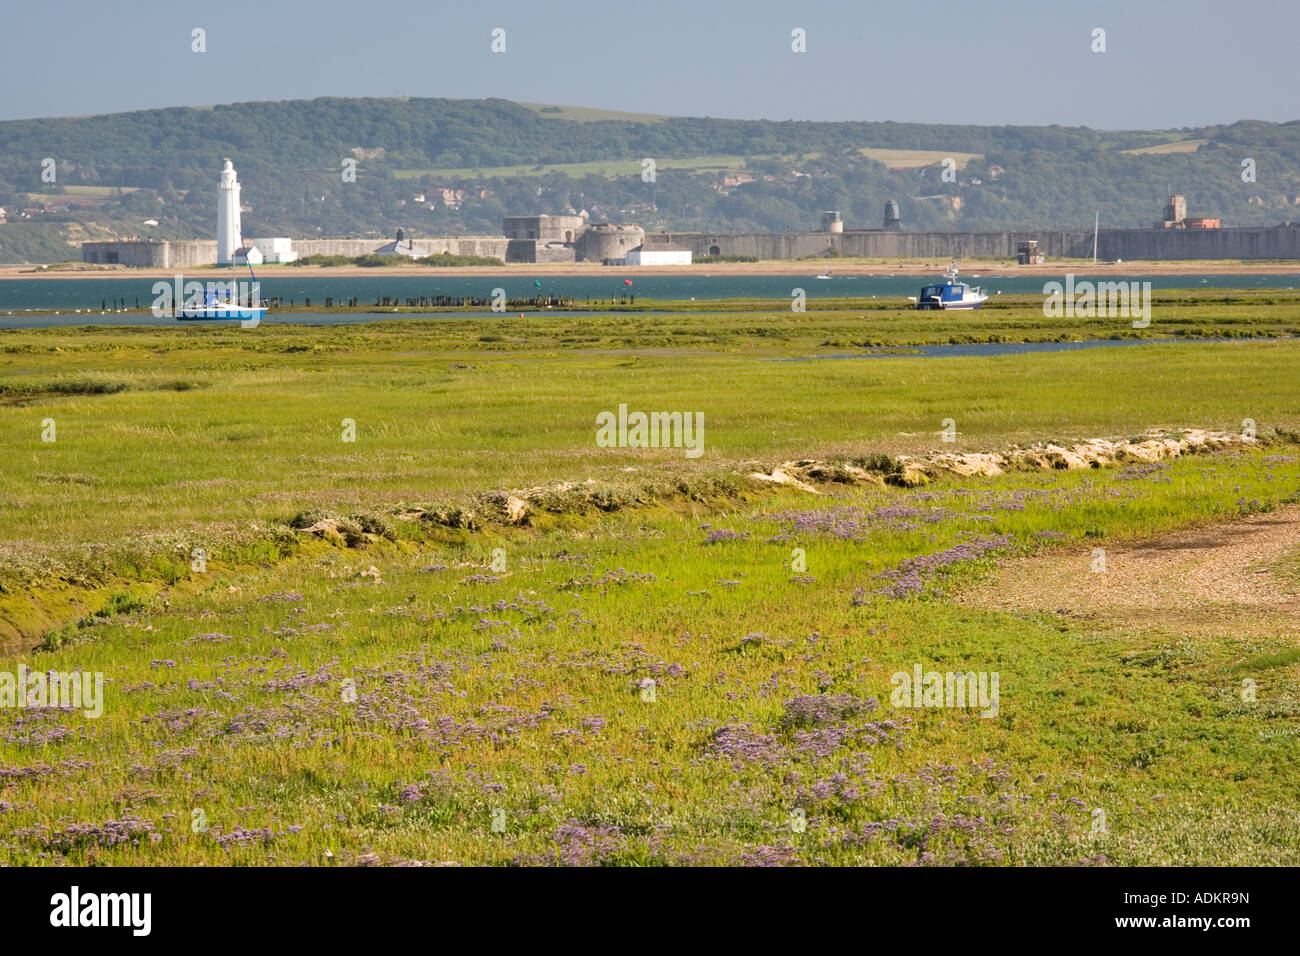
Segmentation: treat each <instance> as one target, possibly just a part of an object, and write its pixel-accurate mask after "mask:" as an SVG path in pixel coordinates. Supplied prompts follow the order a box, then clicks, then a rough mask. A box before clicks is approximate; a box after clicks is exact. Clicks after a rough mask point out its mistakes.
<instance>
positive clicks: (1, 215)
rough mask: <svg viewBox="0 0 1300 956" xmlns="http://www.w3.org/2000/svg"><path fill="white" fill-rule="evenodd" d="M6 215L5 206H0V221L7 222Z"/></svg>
mask: <svg viewBox="0 0 1300 956" xmlns="http://www.w3.org/2000/svg"><path fill="white" fill-rule="evenodd" d="M6 215H7V214H6V213H5V207H4V206H0V222H7V221H8V220H7V219H6Z"/></svg>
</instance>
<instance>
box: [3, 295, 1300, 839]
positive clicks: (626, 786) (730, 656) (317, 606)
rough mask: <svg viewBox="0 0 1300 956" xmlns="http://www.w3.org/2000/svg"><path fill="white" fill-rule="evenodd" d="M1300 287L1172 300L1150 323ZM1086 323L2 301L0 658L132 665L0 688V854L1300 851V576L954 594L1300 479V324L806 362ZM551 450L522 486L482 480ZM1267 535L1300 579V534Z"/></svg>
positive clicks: (66, 665) (1250, 303)
mask: <svg viewBox="0 0 1300 956" xmlns="http://www.w3.org/2000/svg"><path fill="white" fill-rule="evenodd" d="M1296 313H1297V303H1296V301H1295V300H1294V299H1293V298H1288V297H1287V296H1286V295H1285V294H1282V293H1277V294H1275V296H1274V297H1272V298H1264V297H1260V296H1249V295H1246V296H1243V295H1241V294H1237V293H1232V294H1220V295H1218V296H1217V297H1216V296H1214V295H1211V294H1207V293H1200V292H1197V293H1186V294H1180V295H1173V296H1169V297H1168V300H1167V301H1165V303H1164V304H1163V306H1161V307H1160V308H1158V309H1157V311H1156V312H1155V324H1154V326H1153V328H1152V329H1147V330H1142V334H1148V333H1162V332H1163V333H1165V334H1174V333H1177V334H1179V335H1180V336H1182V337H1189V336H1194V335H1196V334H1203V333H1204V332H1205V331H1206V330H1211V331H1214V332H1215V333H1216V334H1223V333H1229V334H1235V335H1259V334H1263V333H1272V334H1279V333H1290V334H1294V331H1295V328H1294V327H1295V326H1296V325H1297V324H1298V322H1297V318H1298V317H1297V314H1296ZM1099 321H1102V320H1099ZM1104 321H1107V322H1109V323H1110V326H1111V328H1109V329H1107V328H1104V327H1101V326H1099V327H1097V328H1093V329H1091V330H1089V329H1088V328H1083V329H1080V328H1078V327H1076V326H1086V323H1084V322H1082V320H1080V321H1079V322H1077V323H1070V324H1069V325H1068V326H1067V325H1066V324H1064V323H1057V324H1053V323H1049V322H1047V321H1046V320H1044V319H1043V318H1042V315H1041V311H1039V312H1038V313H1037V316H1036V317H1035V315H1034V312H1033V310H1032V309H1031V308H1030V307H1028V306H1027V305H1015V304H1012V305H1011V306H1009V307H1007V308H1001V309H988V310H986V311H984V312H982V313H980V314H977V315H973V316H970V315H968V316H962V317H960V318H957V317H954V316H951V315H946V314H943V313H938V314H918V313H910V312H902V311H898V310H883V311H871V310H868V309H866V308H864V309H863V310H862V311H861V312H857V311H852V310H849V311H844V310H841V311H829V310H828V311H813V312H808V313H803V314H798V315H794V314H791V313H788V312H786V313H778V312H775V311H773V312H764V311H753V312H719V313H717V314H710V315H685V314H683V315H671V316H664V315H640V314H623V315H607V316H591V317H579V318H561V317H556V316H545V315H536V316H530V317H529V318H526V319H522V320H521V319H518V318H517V317H513V316H512V317H499V316H491V317H488V316H485V317H484V318H482V319H463V318H460V319H451V318H448V319H426V320H409V319H408V320H399V321H388V322H376V323H373V324H366V325H355V326H346V327H345V326H333V327H323V328H308V327H294V326H275V325H263V326H262V327H260V328H259V329H257V330H251V331H242V330H239V329H217V328H210V329H190V328H186V329H178V328H135V329H131V328H118V329H79V330H67V329H62V330H39V331H24V332H0V436H2V437H3V447H4V448H5V449H6V451H7V453H8V454H7V455H6V459H5V463H4V467H3V469H0V526H2V527H3V528H4V529H5V531H4V534H3V541H2V542H0V621H2V622H3V623H4V625H5V626H6V627H7V628H8V631H7V633H8V635H9V637H10V647H11V650H17V649H19V648H21V652H19V653H16V654H11V656H9V657H8V658H7V659H6V663H5V665H3V666H0V672H3V671H5V670H9V671H11V672H12V671H14V670H15V669H16V668H17V667H18V666H19V665H20V664H21V665H22V666H24V667H27V668H36V669H41V670H55V671H70V670H74V669H75V670H77V671H84V672H92V673H93V672H102V674H103V675H104V679H105V685H104V700H103V715H102V716H100V717H97V718H87V717H84V716H83V715H82V714H81V713H80V712H78V711H75V710H72V709H65V708H56V707H44V708H12V707H0V863H15V864H17V863H59V862H63V861H68V862H76V863H101V864H121V863H139V864H163V863H171V864H198V863H205V864H217V865H219V864H258V863H308V864H321V865H328V864H331V863H341V864H352V863H374V862H378V863H397V862H427V863H449V862H454V863H460V864H475V863H523V864H529V863H538V864H606V865H665V864H684V863H702V864H737V863H744V864H754V865H767V864H831V865H839V864H863V863H872V864H899V863H915V862H920V863H926V864H952V863H979V864H1022V863H1052V864H1075V863H1088V864H1114V865H1130V864H1157V863H1205V864H1214V863H1226V864H1251V863H1255V864H1282V863H1290V864H1294V863H1296V862H1297V860H1300V836H1298V835H1297V830H1296V828H1295V825H1294V824H1295V816H1296V811H1297V798H1296V795H1295V788H1294V780H1295V777H1296V772H1297V769H1298V768H1297V762H1298V752H1297V750H1296V748H1295V746H1294V743H1295V740H1296V735H1297V733H1298V732H1300V725H1298V724H1297V723H1296V720H1297V717H1300V658H1298V657H1297V655H1296V654H1295V649H1294V639H1293V638H1292V637H1289V636H1287V634H1286V633H1284V632H1282V631H1280V630H1279V629H1278V627H1277V626H1276V620H1277V619H1276V616H1275V615H1276V613H1277V612H1276V609H1271V610H1269V611H1268V613H1265V611H1264V610H1263V609H1261V608H1258V607H1255V606H1253V605H1247V604H1243V605H1242V606H1241V607H1239V608H1237V607H1235V606H1234V608H1233V609H1232V615H1233V620H1234V622H1235V623H1234V627H1233V629H1232V630H1231V632H1230V633H1228V634H1226V635H1225V633H1224V632H1223V631H1222V630H1220V629H1210V628H1203V627H1201V626H1199V625H1198V623H1197V622H1196V620H1195V618H1189V616H1188V615H1187V614H1180V613H1174V612H1175V611H1176V610H1177V608H1176V607H1175V606H1174V605H1173V604H1172V603H1171V604H1167V605H1162V604H1161V603H1160V601H1162V600H1164V598H1162V597H1161V596H1160V595H1158V594H1155V595H1152V601H1151V603H1152V605H1153V609H1152V615H1151V619H1150V620H1148V621H1146V622H1145V624H1144V626H1142V627H1136V626H1132V625H1131V622H1128V621H1115V620H1109V619H1104V618H1090V617H1084V616H1079V615H1070V614H1064V613H1051V612H1048V611H1044V610H1041V609H1028V608H1027V609H1023V610H1021V609H1017V608H1015V607H1014V606H1012V607H1010V608H1009V609H993V608H990V607H989V606H988V602H987V601H985V602H983V603H981V602H979V601H973V600H969V599H968V598H969V597H970V596H971V595H975V594H978V593H980V592H981V589H984V590H985V591H986V590H987V589H988V588H990V587H995V586H996V584H995V583H994V582H996V580H997V578H996V576H995V575H994V571H995V569H996V568H997V566H998V565H999V564H1001V563H1004V562H1008V561H1029V562H1032V561H1036V560H1039V559H1040V558H1047V557H1050V558H1051V559H1052V560H1053V561H1056V562H1057V563H1058V565H1060V563H1061V562H1064V567H1066V568H1067V570H1068V568H1070V567H1074V566H1076V565H1074V564H1072V563H1071V562H1075V561H1077V569H1078V580H1077V585H1078V587H1079V588H1086V587H1089V586H1090V584H1091V582H1094V581H1095V580H1097V575H1096V550H1095V549H1097V548H1102V549H1105V550H1108V551H1111V550H1114V549H1118V548H1122V547H1124V546H1125V545H1126V543H1130V542H1133V541H1139V540H1142V539H1146V538H1149V537H1153V536H1155V537H1158V536H1161V535H1166V534H1169V533H1172V532H1175V531H1178V530H1179V529H1185V528H1188V527H1204V528H1215V527H1218V526H1219V525H1220V524H1222V523H1223V522H1228V521H1234V520H1237V519H1239V518H1241V517H1242V516H1244V515H1254V516H1256V517H1260V516H1269V515H1273V514H1278V515H1284V514H1290V513H1291V512H1292V510H1293V508H1294V503H1295V502H1296V501H1297V500H1298V499H1300V446H1297V445H1296V444H1295V443H1294V442H1295V438H1296V434H1297V429H1300V413H1297V411H1296V409H1297V403H1296V398H1297V388H1296V386H1295V384H1294V375H1293V369H1294V367H1295V363H1296V360H1297V358H1298V357H1300V344H1297V342H1296V341H1294V340H1290V339H1276V340H1272V341H1261V340H1249V339H1241V340H1234V341H1227V342H1211V341H1187V342H1176V343H1171V344H1150V345H1141V346H1133V347H1122V348H1121V347H1110V348H1097V349H1090V350H1086V351H1078V352H1063V353H1039V354H1022V355H1007V356H1001V357H978V358H971V357H968V358H960V357H957V358H942V359H934V358H917V357H909V356H905V355H896V356H888V357H872V358H860V359H833V358H824V357H823V358H817V357H816V356H830V355H835V354H843V353H845V352H850V353H851V352H858V353H862V352H865V351H866V349H867V347H868V346H869V344H870V343H871V342H875V341H880V342H885V343H889V344H891V345H893V346H895V347H898V346H905V345H908V344H916V343H920V342H932V341H940V342H942V341H948V340H951V339H954V338H957V339H958V340H993V341H997V340H1004V341H1006V340H1022V339H1025V338H1036V337H1061V336H1070V337H1079V336H1080V334H1084V335H1087V334H1091V333H1097V334H1101V333H1108V334H1116V335H1128V334H1132V331H1133V330H1130V329H1127V328H1125V324H1124V323H1117V322H1116V321H1115V320H1113V319H1112V320H1104ZM1180 330H1181V331H1180ZM1197 330H1199V333H1198V331H1197ZM620 404H626V405H628V406H629V407H630V408H631V409H634V410H637V409H641V410H645V411H652V410H654V411H657V410H665V409H666V410H681V411H700V412H702V413H703V415H704V421H705V432H704V448H705V451H704V454H703V455H702V456H701V457H699V458H697V459H691V458H687V457H686V456H685V455H684V454H683V451H682V449H668V448H665V449H633V448H604V447H599V446H598V445H597V444H596V442H595V440H594V436H595V420H596V416H597V415H598V414H599V413H600V412H602V411H613V410H615V409H617V408H618V406H619V405H620ZM345 419H350V420H351V421H352V422H354V423H355V441H347V440H345V439H346V437H347V434H346V432H345V426H344V420H345ZM945 419H952V420H953V422H954V424H955V427H956V430H957V434H956V440H955V442H953V443H951V444H949V443H945V442H943V441H942V440H941V437H940V430H941V428H943V423H944V420H945ZM1244 419H1251V420H1252V421H1253V422H1254V423H1255V424H1256V427H1257V429H1258V433H1259V435H1260V437H1261V438H1263V439H1264V442H1263V443H1261V446H1260V447H1257V448H1242V449H1238V450H1233V451H1227V452H1221V453H1218V454H1212V455H1198V456H1194V457H1190V458H1180V459H1177V460H1173V461H1161V462H1155V463H1142V462H1133V463H1130V464H1128V465H1126V466H1123V467H1116V468H1110V469H1101V470H1084V471H1045V472H1013V473H1009V474H1006V475H1001V476H997V477H993V478H981V477H969V478H956V477H953V478H945V479H941V480H938V481H936V482H933V483H931V484H928V485H925V486H923V487H916V488H903V487H891V486H888V485H878V484H872V483H866V484H851V483H844V482H836V481H834V480H828V481H827V483H825V484H823V485H821V486H819V488H818V491H819V492H820V493H819V494H817V493H810V492H807V491H800V490H795V489H791V488H783V487H773V486H770V485H764V484H761V483H758V482H754V481H752V480H748V479H746V477H745V475H746V474H747V473H749V472H751V471H753V470H755V469H760V470H764V469H767V468H770V467H771V466H772V465H775V464H778V463H780V462H782V461H786V460H791V459H799V458H814V457H815V458H822V459H832V460H843V461H850V460H851V461H857V462H860V463H864V464H866V463H868V462H870V461H873V460H875V459H877V458H878V457H879V456H889V455H898V454H909V455H923V454H926V453H931V452H939V451H998V450H1002V449H1005V448H1007V447H1008V446H1009V445H1011V444H1013V443H1019V444H1028V443H1031V442H1035V441H1043V440H1057V441H1068V440H1070V439H1084V438H1090V437H1095V436H1129V435H1137V434H1140V433H1142V432H1144V431H1146V430H1147V429H1149V428H1161V429H1169V430H1174V429H1178V428H1184V427H1204V428H1219V429H1223V430H1225V431H1228V432H1237V431H1240V430H1241V429H1242V427H1243V420H1244ZM50 420H52V423H53V427H54V428H55V430H56V434H55V436H54V437H55V440H53V441H43V440H42V433H43V432H47V433H48V429H49V427H50ZM530 488H533V489H535V488H550V489H552V490H551V491H548V492H547V493H546V494H543V495H540V496H537V495H534V496H532V497H530V499H529V500H530V501H531V502H532V511H531V514H530V515H529V516H528V518H527V519H526V520H524V521H522V522H519V523H510V522H509V521H507V520H505V518H504V517H503V516H502V514H501V513H500V510H499V506H500V502H501V498H498V497H494V496H492V495H491V494H487V495H486V497H485V493H490V492H494V491H497V490H505V491H513V492H516V493H521V494H522V493H523V489H530ZM494 508H496V509H497V510H494ZM195 548H201V549H202V550H203V551H204V552H205V554H206V564H205V566H204V567H203V569H202V570H194V569H193V568H192V566H191V564H190V561H191V556H192V554H193V551H194V549H195ZM1115 563H1116V568H1115V570H1114V571H1113V572H1112V573H1120V572H1121V571H1122V566H1121V565H1122V562H1119V561H1118V559H1116V562H1115ZM1259 573H1261V574H1265V575H1268V576H1269V577H1268V578H1267V580H1269V581H1272V582H1274V583H1273V584H1272V585H1271V586H1272V587H1275V588H1276V589H1280V590H1281V591H1284V592H1286V593H1290V590H1293V589H1294V582H1295V560H1294V557H1293V556H1288V557H1287V559H1286V560H1284V561H1281V562H1279V563H1278V564H1277V566H1276V567H1273V566H1269V567H1267V568H1262V569H1259ZM1067 579H1068V576H1067ZM1255 580H1259V579H1258V578H1256V579H1255ZM1004 597H1005V595H1004ZM1010 598H1014V595H1011V596H1010ZM1012 604H1014V601H1012ZM38 642H39V643H41V647H39V648H33V646H32V645H33V644H36V643H38ZM917 665H920V666H921V667H922V668H923V669H924V670H927V671H928V670H936V671H939V672H963V673H964V672H968V671H969V672H976V673H982V674H994V673H995V674H997V675H998V676H999V679H1000V698H999V700H998V702H997V705H996V707H994V708H993V709H994V710H995V711H996V712H995V713H992V714H989V715H988V716H980V711H979V710H977V709H972V708H961V707H903V706H896V701H894V700H892V699H891V696H892V691H893V687H894V684H895V675H897V674H898V673H900V672H901V673H910V672H911V671H912V670H913V668H914V667H916V666H917ZM1246 678H1249V679H1250V680H1251V681H1252V682H1253V686H1254V687H1255V691H1256V693H1257V699H1256V700H1253V701H1246V700H1244V699H1243V695H1242V693H1241V690H1240V688H1241V687H1242V682H1243V680H1244V679H1246ZM0 679H2V674H0ZM2 692H3V686H2V685H0V695H2ZM2 699H3V698H2V696H0V700H2Z"/></svg>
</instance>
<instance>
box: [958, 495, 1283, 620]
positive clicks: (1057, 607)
mask: <svg viewBox="0 0 1300 956" xmlns="http://www.w3.org/2000/svg"><path fill="white" fill-rule="evenodd" d="M1298 548H1300V508H1287V509H1283V510H1280V511H1276V512H1272V513H1270V514H1258V515H1252V516H1250V517H1248V518H1244V519H1242V520H1240V521H1234V522H1231V523H1229V524H1222V525H1214V526H1210V527H1205V528H1197V529H1194V530H1190V531H1180V532H1177V533H1174V534H1169V535H1165V536H1162V537H1159V538H1154V539H1151V540H1149V541H1143V542H1139V543H1137V544H1133V545H1127V546H1124V547H1114V548H1110V547H1107V548H1105V571H1104V572H1098V571H1094V570H1093V568H1094V564H1096V563H1097V559H1096V557H1095V554H1094V552H1093V550H1092V549H1078V550H1073V549H1072V550H1070V551H1067V552H1061V553H1057V554H1046V555H1039V556H1036V557H1030V558H1023V559H1017V560H1013V561H1010V562H1007V563H1006V564H1004V565H1003V566H1002V567H1001V568H1000V569H999V570H998V571H997V572H995V573H994V575H993V576H992V578H991V579H990V580H988V581H987V582H985V583H984V584H983V585H981V586H980V587H979V588H976V589H974V590H972V591H970V592H968V593H967V594H965V595H963V596H961V597H960V598H959V600H960V601H961V603H963V604H965V605H966V606H969V607H984V608H991V609H998V610H1006V611H1046V612H1056V613H1060V614H1065V615H1068V616H1071V617H1081V618H1087V619H1094V620H1098V621H1106V620H1111V621H1114V622H1115V623H1119V624H1124V625H1138V624H1144V623H1145V624H1150V625H1152V626H1165V627H1174V628H1179V629H1181V628H1184V627H1186V626H1188V625H1189V624H1195V625H1204V626H1206V627H1211V628H1214V629H1220V628H1222V627H1228V628H1231V627H1232V626H1233V625H1234V624H1239V623H1244V622H1245V621H1246V620H1250V621H1251V622H1252V625H1253V627H1252V629H1254V627H1257V626H1258V624H1260V623H1261V621H1260V618H1261V616H1262V617H1263V618H1264V619H1266V620H1267V622H1268V624H1269V625H1270V626H1272V627H1276V628H1278V629H1280V630H1281V631H1284V632H1286V633H1296V634H1300V594H1298V593H1296V591H1297V585H1296V582H1295V581H1294V580H1288V579H1287V578H1286V577H1285V576H1283V575H1280V574H1279V573H1278V570H1277V565H1278V564H1279V562H1283V561H1285V560H1287V559H1288V558H1291V557H1295V555H1296V552H1297V549H1298Z"/></svg>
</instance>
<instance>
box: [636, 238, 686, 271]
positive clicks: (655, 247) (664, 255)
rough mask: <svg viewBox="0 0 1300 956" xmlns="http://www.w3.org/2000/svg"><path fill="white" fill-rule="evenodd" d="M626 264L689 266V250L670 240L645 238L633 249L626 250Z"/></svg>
mask: <svg viewBox="0 0 1300 956" xmlns="http://www.w3.org/2000/svg"><path fill="white" fill-rule="evenodd" d="M627 264H628V265H630V266H689V265H690V264H691V250H690V249H689V248H688V247H686V246H679V245H676V244H674V243H671V242H651V241H649V240H646V241H645V242H642V243H641V245H639V246H637V247H636V248H635V249H629V250H628V251H627Z"/></svg>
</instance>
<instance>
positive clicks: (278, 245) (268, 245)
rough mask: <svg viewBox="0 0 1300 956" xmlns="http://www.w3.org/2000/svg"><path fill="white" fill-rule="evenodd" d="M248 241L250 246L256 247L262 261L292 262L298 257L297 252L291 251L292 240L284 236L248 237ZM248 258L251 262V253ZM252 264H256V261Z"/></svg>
mask: <svg viewBox="0 0 1300 956" xmlns="http://www.w3.org/2000/svg"><path fill="white" fill-rule="evenodd" d="M249 242H250V243H251V246H252V248H253V249H256V250H257V251H258V253H259V254H260V255H261V257H262V258H261V261H262V262H272V263H274V262H293V261H294V260H295V259H297V258H298V253H296V252H294V251H293V240H292V239H289V238H286V237H284V236H276V237H274V238H263V239H250V240H249ZM248 260H249V262H253V257H252V255H251V253H250V254H249V256H248ZM253 265H257V263H256V262H253Z"/></svg>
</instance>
